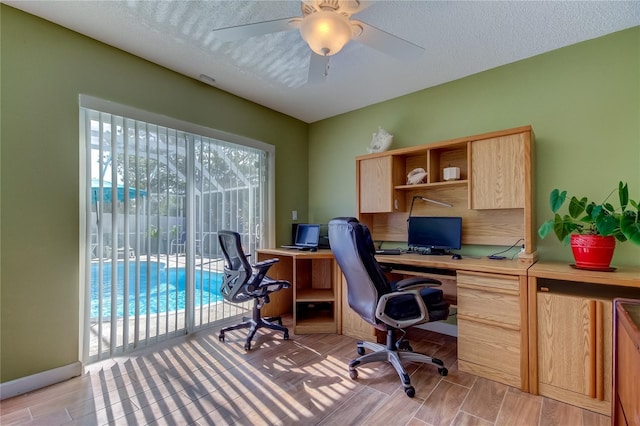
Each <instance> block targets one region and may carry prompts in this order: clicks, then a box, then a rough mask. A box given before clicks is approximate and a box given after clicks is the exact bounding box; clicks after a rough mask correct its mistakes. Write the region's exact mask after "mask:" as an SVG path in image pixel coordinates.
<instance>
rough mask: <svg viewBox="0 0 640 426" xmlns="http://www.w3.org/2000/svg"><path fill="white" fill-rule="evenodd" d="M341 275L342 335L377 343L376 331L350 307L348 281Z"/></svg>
mask: <svg viewBox="0 0 640 426" xmlns="http://www.w3.org/2000/svg"><path fill="white" fill-rule="evenodd" d="M340 275H341V282H342V285H341V288H342V297H341V300H342V331H341V333H342V334H344V335H346V336H349V337H353V338H356V339H360V340H368V341H374V342H375V341H376V329H375V328H374V327H373V325H371V324H369V323H368V322H366V321H365V320H363V319H362V317H361V316H360V314H358V313H357V312H356V311H354V310H353V309H351V307H350V306H349V297H348V294H347V291H348V290H347V280H346V278H345V277H344V275H342V274H340Z"/></svg>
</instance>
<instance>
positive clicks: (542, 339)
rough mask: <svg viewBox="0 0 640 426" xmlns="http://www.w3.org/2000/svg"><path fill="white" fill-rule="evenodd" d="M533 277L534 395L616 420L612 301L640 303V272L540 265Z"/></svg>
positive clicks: (531, 359)
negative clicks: (639, 301) (629, 299)
mask: <svg viewBox="0 0 640 426" xmlns="http://www.w3.org/2000/svg"><path fill="white" fill-rule="evenodd" d="M528 277H529V278H528V293H529V296H528V303H529V309H528V310H529V351H530V353H529V371H530V378H529V381H530V388H531V389H530V392H531V393H534V394H540V395H544V396H547V397H550V398H553V399H557V400H559V401H563V402H566V403H569V404H572V405H577V406H579V407H583V408H586V409H588V410H591V411H595V412H599V413H602V414H606V415H610V414H611V401H612V369H611V366H612V353H613V340H612V329H613V320H612V315H613V306H612V301H613V299H614V298H617V297H626V298H633V299H640V267H622V266H619V267H618V268H617V270H616V271H615V272H599V271H586V270H578V269H574V268H572V267H570V266H569V265H568V264H566V263H554V262H538V263H536V264H535V265H533V266H532V267H531V268H529V271H528Z"/></svg>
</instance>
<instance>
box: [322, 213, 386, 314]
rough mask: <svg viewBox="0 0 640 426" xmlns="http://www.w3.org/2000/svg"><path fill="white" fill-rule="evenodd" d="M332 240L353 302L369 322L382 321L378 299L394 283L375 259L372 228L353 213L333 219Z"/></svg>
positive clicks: (330, 237) (333, 249) (330, 231)
mask: <svg viewBox="0 0 640 426" xmlns="http://www.w3.org/2000/svg"><path fill="white" fill-rule="evenodd" d="M329 244H330V245H331V251H332V252H333V256H334V257H335V259H336V262H338V265H340V269H342V273H343V274H344V276H345V278H346V280H347V299H348V301H349V306H351V308H352V309H353V310H354V311H356V312H357V313H358V314H359V315H360V316H361V317H362V318H363V319H364V320H365V321H367V322H368V323H370V324H372V325H378V324H379V321H378V320H377V319H376V315H375V310H376V306H377V304H378V299H380V297H381V296H382V295H383V294H387V293H390V292H391V285H390V284H389V281H388V280H387V278H386V277H385V275H384V272H383V271H382V268H380V265H379V264H378V262H377V261H376V259H375V256H374V255H375V248H374V246H373V241H372V239H371V233H370V232H369V229H368V228H367V227H366V225H364V224H361V223H360V222H358V220H357V219H356V218H353V217H346V218H335V219H332V220H331V221H330V222H329Z"/></svg>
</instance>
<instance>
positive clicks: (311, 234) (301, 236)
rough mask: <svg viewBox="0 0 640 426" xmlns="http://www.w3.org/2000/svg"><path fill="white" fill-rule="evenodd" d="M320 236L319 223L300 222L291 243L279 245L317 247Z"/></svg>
mask: <svg viewBox="0 0 640 426" xmlns="http://www.w3.org/2000/svg"><path fill="white" fill-rule="evenodd" d="M319 238H320V225H318V224H311V223H301V224H299V225H298V228H297V229H296V238H295V241H294V243H293V244H291V245H284V246H281V247H282V248H288V249H297V250H309V249H311V248H317V247H318V239H319Z"/></svg>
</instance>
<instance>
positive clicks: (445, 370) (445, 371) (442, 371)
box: [438, 367, 449, 377]
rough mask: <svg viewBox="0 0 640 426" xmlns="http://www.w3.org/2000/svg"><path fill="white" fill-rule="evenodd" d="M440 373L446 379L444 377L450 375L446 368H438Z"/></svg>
mask: <svg viewBox="0 0 640 426" xmlns="http://www.w3.org/2000/svg"><path fill="white" fill-rule="evenodd" d="M438 373H439V374H440V375H441V376H442V377H444V376H446V375H447V374H449V370H447V369H446V368H444V367H442V368H438Z"/></svg>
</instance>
